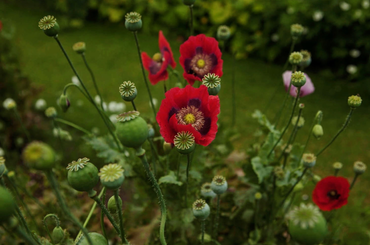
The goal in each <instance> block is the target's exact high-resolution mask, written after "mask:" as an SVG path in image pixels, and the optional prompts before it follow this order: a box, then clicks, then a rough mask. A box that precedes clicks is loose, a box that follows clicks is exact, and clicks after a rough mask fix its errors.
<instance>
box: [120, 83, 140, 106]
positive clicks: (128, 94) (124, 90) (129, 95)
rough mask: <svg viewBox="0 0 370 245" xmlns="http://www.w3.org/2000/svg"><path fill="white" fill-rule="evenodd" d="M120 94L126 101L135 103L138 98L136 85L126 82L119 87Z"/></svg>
mask: <svg viewBox="0 0 370 245" xmlns="http://www.w3.org/2000/svg"><path fill="white" fill-rule="evenodd" d="M119 93H120V94H121V97H122V99H123V100H125V101H133V100H134V99H135V98H136V96H137V89H136V86H135V83H133V82H130V81H125V82H123V83H122V84H121V85H120V86H119Z"/></svg>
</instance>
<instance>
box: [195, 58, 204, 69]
mask: <svg viewBox="0 0 370 245" xmlns="http://www.w3.org/2000/svg"><path fill="white" fill-rule="evenodd" d="M205 65H206V62H205V61H204V60H203V59H199V60H198V61H197V66H198V68H203V67H204V66H205Z"/></svg>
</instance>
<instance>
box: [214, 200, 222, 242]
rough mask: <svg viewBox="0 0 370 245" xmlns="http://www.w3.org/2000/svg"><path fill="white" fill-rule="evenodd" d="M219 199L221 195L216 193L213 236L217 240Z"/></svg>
mask: <svg viewBox="0 0 370 245" xmlns="http://www.w3.org/2000/svg"><path fill="white" fill-rule="evenodd" d="M220 201H221V195H217V211H216V217H215V228H214V229H215V230H214V238H215V239H216V240H217V234H218V220H219V218H220Z"/></svg>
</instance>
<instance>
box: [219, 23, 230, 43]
mask: <svg viewBox="0 0 370 245" xmlns="http://www.w3.org/2000/svg"><path fill="white" fill-rule="evenodd" d="M230 35H231V32H230V28H229V27H228V26H225V25H222V26H219V27H218V29H217V39H218V40H222V41H226V40H227V39H229V37H230Z"/></svg>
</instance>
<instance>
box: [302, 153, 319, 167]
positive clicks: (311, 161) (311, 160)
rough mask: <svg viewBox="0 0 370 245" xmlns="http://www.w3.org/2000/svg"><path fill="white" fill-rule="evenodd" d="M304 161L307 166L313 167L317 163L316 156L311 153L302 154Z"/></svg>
mask: <svg viewBox="0 0 370 245" xmlns="http://www.w3.org/2000/svg"><path fill="white" fill-rule="evenodd" d="M302 163H303V166H305V167H306V168H312V167H313V166H315V164H316V156H315V155H314V154H311V153H304V154H303V156H302Z"/></svg>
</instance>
